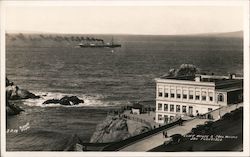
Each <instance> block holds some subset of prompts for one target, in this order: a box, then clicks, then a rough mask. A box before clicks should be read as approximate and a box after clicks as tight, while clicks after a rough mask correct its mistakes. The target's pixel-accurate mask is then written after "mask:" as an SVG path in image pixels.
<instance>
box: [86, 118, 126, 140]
mask: <svg viewBox="0 0 250 157" xmlns="http://www.w3.org/2000/svg"><path fill="white" fill-rule="evenodd" d="M130 136H131V135H130V133H129V131H128V125H127V122H126V119H124V118H121V117H118V116H108V117H107V118H106V119H105V120H104V121H103V122H102V123H100V124H98V125H97V127H96V131H95V132H94V134H93V135H92V137H91V140H90V142H91V143H107V142H118V141H121V140H124V139H126V138H128V137H130Z"/></svg>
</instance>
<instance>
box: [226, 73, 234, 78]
mask: <svg viewBox="0 0 250 157" xmlns="http://www.w3.org/2000/svg"><path fill="white" fill-rule="evenodd" d="M235 77H236V75H235V74H232V73H230V74H229V75H228V79H235Z"/></svg>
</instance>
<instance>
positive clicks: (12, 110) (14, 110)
mask: <svg viewBox="0 0 250 157" xmlns="http://www.w3.org/2000/svg"><path fill="white" fill-rule="evenodd" d="M21 111H24V110H23V109H21V108H20V107H19V106H17V105H15V104H10V103H9V101H7V100H6V114H7V115H8V116H11V115H17V114H19V113H20V112H21Z"/></svg>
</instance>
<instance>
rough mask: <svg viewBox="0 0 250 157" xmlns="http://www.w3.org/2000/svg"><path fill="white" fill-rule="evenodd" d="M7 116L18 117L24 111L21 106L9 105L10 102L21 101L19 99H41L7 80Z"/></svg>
mask: <svg viewBox="0 0 250 157" xmlns="http://www.w3.org/2000/svg"><path fill="white" fill-rule="evenodd" d="M5 86H6V87H5V88H6V114H7V115H17V114H19V113H20V112H21V111H23V110H22V109H21V108H20V107H19V106H17V105H14V104H11V103H9V100H19V99H29V98H39V96H36V95H35V94H33V93H31V92H29V91H27V90H24V89H20V88H19V87H18V86H16V85H14V83H13V82H10V81H9V79H8V78H6V84H5Z"/></svg>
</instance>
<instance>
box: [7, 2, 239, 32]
mask: <svg viewBox="0 0 250 157" xmlns="http://www.w3.org/2000/svg"><path fill="white" fill-rule="evenodd" d="M5 27H6V30H7V32H45V33H77V34H78V33H79V34H153V35H169V34H199V33H215V32H233V31H240V30H243V9H242V7H239V6H238V7H237V6H214V7H213V6H199V7H195V6H79V7H77V6H30V7H28V6H8V7H6V24H5Z"/></svg>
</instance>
